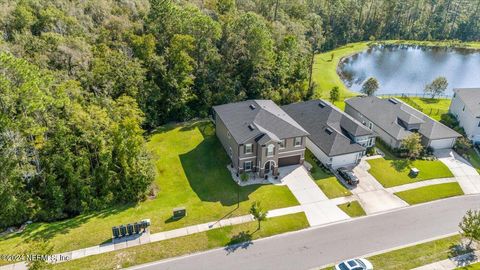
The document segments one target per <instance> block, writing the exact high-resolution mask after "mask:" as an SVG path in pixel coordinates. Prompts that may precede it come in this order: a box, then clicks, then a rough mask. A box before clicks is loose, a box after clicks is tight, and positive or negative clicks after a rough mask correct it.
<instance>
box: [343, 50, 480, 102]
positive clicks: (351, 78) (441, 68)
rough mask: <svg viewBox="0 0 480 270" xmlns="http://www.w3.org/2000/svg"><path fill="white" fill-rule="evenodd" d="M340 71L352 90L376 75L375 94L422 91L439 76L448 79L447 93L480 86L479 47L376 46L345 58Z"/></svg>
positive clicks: (360, 86)
mask: <svg viewBox="0 0 480 270" xmlns="http://www.w3.org/2000/svg"><path fill="white" fill-rule="evenodd" d="M338 73H339V75H340V77H341V78H342V80H343V81H344V83H345V85H346V86H348V87H349V88H350V89H351V90H354V91H360V89H361V88H362V84H363V82H364V81H365V80H366V79H368V78H369V77H375V78H376V79H377V80H378V82H379V83H380V88H379V89H378V91H377V92H376V94H393V93H417V94H422V93H423V89H424V87H425V85H426V84H428V83H430V82H431V81H433V80H434V79H435V78H437V77H438V76H444V77H446V78H447V80H448V88H447V91H446V92H445V94H448V95H451V94H452V89H453V88H460V87H480V51H474V50H467V49H449V48H428V47H417V46H398V45H395V46H375V47H371V48H369V49H368V50H366V51H363V52H361V53H358V54H355V55H353V56H351V57H348V58H346V59H344V61H343V62H341V63H340V64H339V66H338Z"/></svg>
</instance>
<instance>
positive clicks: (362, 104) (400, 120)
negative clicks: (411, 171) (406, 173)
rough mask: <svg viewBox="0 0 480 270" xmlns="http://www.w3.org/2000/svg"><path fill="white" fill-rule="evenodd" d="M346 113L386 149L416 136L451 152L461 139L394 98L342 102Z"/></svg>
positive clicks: (451, 131)
mask: <svg viewBox="0 0 480 270" xmlns="http://www.w3.org/2000/svg"><path fill="white" fill-rule="evenodd" d="M345 104H346V106H345V112H346V113H348V114H350V115H351V116H353V117H354V118H355V119H357V120H358V121H359V122H361V123H362V124H364V125H365V126H367V127H368V128H370V129H371V130H373V131H374V132H375V133H377V134H378V136H379V137H380V138H381V139H382V140H383V141H384V142H385V143H387V144H388V145H390V146H391V147H393V148H399V147H400V146H401V143H402V140H403V139H404V138H406V137H407V136H409V135H410V134H412V132H418V133H419V134H420V135H421V137H422V144H423V145H424V146H425V147H431V148H433V149H448V148H452V147H453V145H454V144H455V140H456V139H457V138H458V137H460V136H461V135H460V134H458V133H457V132H455V131H454V130H453V129H451V128H448V127H447V126H445V125H443V124H441V123H440V122H438V121H435V120H433V119H432V118H430V117H428V116H427V115H426V114H424V113H422V112H420V111H418V110H416V109H414V108H412V107H411V106H409V105H407V104H405V103H404V102H402V101H401V100H398V99H395V98H389V99H381V98H378V97H375V96H368V97H356V98H351V99H347V100H345Z"/></svg>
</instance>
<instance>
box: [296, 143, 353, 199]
mask: <svg viewBox="0 0 480 270" xmlns="http://www.w3.org/2000/svg"><path fill="white" fill-rule="evenodd" d="M313 157H314V156H313V154H312V152H310V151H309V150H308V149H307V150H306V151H305V160H306V161H307V162H308V163H310V164H312V166H313V168H312V170H311V171H310V173H311V175H312V178H313V180H315V183H316V184H317V185H318V187H320V189H321V190H322V191H323V193H325V195H326V196H327V197H328V198H329V199H333V198H337V197H345V196H350V195H352V193H351V192H350V190H348V189H347V188H346V187H345V186H344V185H343V184H342V183H341V182H340V181H339V180H338V179H337V178H336V177H335V176H334V175H333V174H331V173H330V172H325V171H324V170H322V169H321V168H320V167H319V166H318V165H317V164H316V163H315V162H314V161H313Z"/></svg>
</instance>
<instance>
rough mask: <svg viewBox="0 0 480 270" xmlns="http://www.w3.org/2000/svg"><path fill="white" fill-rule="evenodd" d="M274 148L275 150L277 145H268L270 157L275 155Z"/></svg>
mask: <svg viewBox="0 0 480 270" xmlns="http://www.w3.org/2000/svg"><path fill="white" fill-rule="evenodd" d="M274 150H275V145H273V144H269V145H268V146H267V156H268V157H270V156H273V152H274Z"/></svg>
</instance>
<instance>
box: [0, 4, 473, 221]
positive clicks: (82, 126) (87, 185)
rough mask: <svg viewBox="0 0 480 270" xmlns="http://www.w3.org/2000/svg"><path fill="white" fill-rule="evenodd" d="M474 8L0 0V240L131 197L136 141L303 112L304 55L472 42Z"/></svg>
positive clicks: (139, 144)
mask: <svg viewBox="0 0 480 270" xmlns="http://www.w3.org/2000/svg"><path fill="white" fill-rule="evenodd" d="M479 8H480V0H471V1H466V0H402V1H390V0H236V1H235V0H193V1H186V0H177V1H175V0H150V1H148V0H118V1H114V0H84V1H67V0H42V1H39V0H16V1H8V0H0V34H1V38H0V51H1V52H2V54H1V58H0V63H1V66H0V90H1V92H0V98H1V99H0V110H1V115H0V134H1V137H0V152H1V153H0V159H2V160H1V161H0V162H1V163H2V165H3V166H1V168H0V181H2V184H1V185H0V201H1V203H2V204H1V205H4V206H5V208H6V210H4V211H3V213H2V214H1V215H0V227H5V226H7V225H11V224H18V223H20V222H23V221H25V220H26V219H27V218H32V217H33V218H36V219H38V220H53V219H59V218H64V217H68V216H73V215H76V214H79V213H82V212H85V211H88V210H90V209H98V208H102V207H105V206H108V205H111V204H113V203H117V202H121V201H125V200H127V199H128V200H138V199H140V198H141V197H143V196H144V194H145V192H146V191H147V189H148V186H149V185H150V183H151V182H152V178H153V173H152V169H151V165H150V164H149V162H148V158H147V153H146V150H145V146H144V143H145V142H144V138H143V130H142V128H143V129H153V128H155V127H156V126H158V125H161V124H163V123H166V122H168V121H183V120H188V119H191V118H193V117H205V116H207V115H208V113H209V110H210V108H211V106H212V105H215V104H221V103H225V102H233V101H237V100H242V99H246V98H269V99H273V100H275V101H276V102H278V103H290V102H294V101H299V100H303V99H309V98H311V97H312V96H313V95H314V91H313V89H314V87H315V85H314V83H313V82H312V79H311V73H312V64H313V56H314V55H315V53H317V52H319V51H323V50H328V49H332V48H335V47H337V46H339V45H343V44H345V43H348V42H354V41H362V40H374V39H375V40H378V39H397V38H401V39H420V40H435V39H460V40H478V39H479V37H480V32H479V31H480V30H479V29H480V28H479V16H480V15H479V11H480V10H479Z"/></svg>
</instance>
